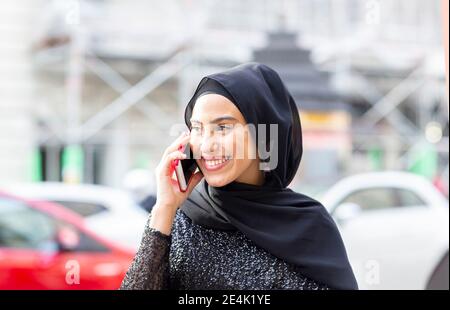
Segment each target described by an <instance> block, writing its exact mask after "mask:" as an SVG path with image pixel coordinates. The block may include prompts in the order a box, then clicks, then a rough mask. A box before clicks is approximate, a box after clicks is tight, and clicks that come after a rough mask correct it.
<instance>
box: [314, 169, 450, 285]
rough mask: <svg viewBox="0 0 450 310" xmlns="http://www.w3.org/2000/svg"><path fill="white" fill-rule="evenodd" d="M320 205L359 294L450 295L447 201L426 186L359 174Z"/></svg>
mask: <svg viewBox="0 0 450 310" xmlns="http://www.w3.org/2000/svg"><path fill="white" fill-rule="evenodd" d="M318 200H319V201H320V202H322V204H323V205H324V206H325V207H326V208H327V209H328V211H329V212H330V213H331V214H332V216H333V218H334V219H335V220H336V222H337V223H338V226H339V229H340V231H341V234H342V238H343V239H344V243H345V245H346V248H347V253H348V255H349V259H350V262H351V264H352V267H353V270H354V272H355V275H356V278H357V281H358V284H359V287H360V289H448V285H449V284H448V283H449V269H448V264H449V261H448V244H449V210H448V208H449V207H448V200H447V198H445V197H444V196H443V195H442V194H441V193H440V192H439V191H438V190H437V189H436V188H435V187H434V186H433V185H432V184H431V183H430V182H429V181H428V180H426V179H425V178H422V177H420V176H417V175H414V174H410V173H406V172H375V173H366V174H359V175H355V176H351V177H348V178H345V179H343V180H341V181H339V182H338V183H337V184H335V185H334V186H333V187H332V188H330V189H329V190H328V191H327V192H326V193H325V194H324V195H323V196H322V197H321V198H320V199H318Z"/></svg>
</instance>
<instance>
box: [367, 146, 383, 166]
mask: <svg viewBox="0 0 450 310" xmlns="http://www.w3.org/2000/svg"><path fill="white" fill-rule="evenodd" d="M368 156H369V161H370V163H371V165H372V170H381V169H382V168H383V150H382V149H381V148H380V147H378V146H374V147H372V148H370V150H369V152H368Z"/></svg>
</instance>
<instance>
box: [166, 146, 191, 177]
mask: <svg viewBox="0 0 450 310" xmlns="http://www.w3.org/2000/svg"><path fill="white" fill-rule="evenodd" d="M185 158H186V154H184V153H183V152H180V151H174V152H172V153H170V154H168V155H167V156H166V157H164V160H163V161H164V163H163V173H164V175H166V176H172V173H173V167H172V162H173V161H174V160H176V159H179V160H182V159H185Z"/></svg>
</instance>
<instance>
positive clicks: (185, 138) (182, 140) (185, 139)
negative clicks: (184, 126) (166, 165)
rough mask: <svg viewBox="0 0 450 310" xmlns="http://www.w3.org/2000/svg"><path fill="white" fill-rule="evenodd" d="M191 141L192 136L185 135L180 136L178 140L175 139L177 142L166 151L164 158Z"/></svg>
mask: <svg viewBox="0 0 450 310" xmlns="http://www.w3.org/2000/svg"><path fill="white" fill-rule="evenodd" d="M189 139H190V135H189V133H188V134H185V133H183V134H182V135H181V136H179V137H178V138H176V139H175V141H173V142H172V143H171V144H170V145H169V146H168V147H167V148H166V150H165V152H164V156H166V155H167V154H169V153H171V152H173V151H176V150H178V148H179V147H180V145H183V144H186V143H187V142H188V141H189Z"/></svg>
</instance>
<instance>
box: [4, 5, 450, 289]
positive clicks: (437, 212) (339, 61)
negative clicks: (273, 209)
mask: <svg viewBox="0 0 450 310" xmlns="http://www.w3.org/2000/svg"><path fill="white" fill-rule="evenodd" d="M447 16H448V15H447ZM447 18H448V17H447ZM447 23H448V22H447ZM447 25H448V24H447ZM447 31H448V30H447ZM442 38H443V33H442V7H441V1H438V0H430V1H425V0H283V1H281V0H280V1H276V0H239V1H238V0H227V1H214V0H196V1H194V0H167V1H144V0H130V1H118V0H64V1H63V0H58V1H56V0H54V1H50V0H14V1H13V0H4V1H2V2H1V4H0V171H1V173H0V288H1V289H16V288H31V289H36V288H37V289H54V288H64V289H78V288H88V289H103V288H106V289H108V288H116V287H118V285H119V284H120V280H121V278H122V277H123V272H124V271H125V270H126V268H127V267H128V264H129V263H130V261H131V258H132V256H133V254H134V252H135V250H136V247H137V245H138V244H139V240H140V235H141V234H142V231H143V228H144V225H145V219H146V217H147V214H148V213H147V212H148V211H149V210H150V209H151V207H152V205H153V203H154V199H155V197H154V193H155V181H154V177H153V172H152V171H153V169H154V168H155V167H156V165H157V164H158V161H159V159H160V156H161V154H162V152H163V150H164V148H165V147H166V146H167V145H168V144H169V143H170V142H171V141H172V140H173V139H174V138H175V136H176V134H177V131H178V130H182V129H183V125H180V124H183V112H184V107H185V105H186V103H187V102H188V100H189V99H190V97H191V96H192V94H193V92H194V90H195V87H196V86H197V84H198V82H199V81H200V79H201V78H202V77H203V76H204V75H207V74H209V73H213V72H218V71H221V70H224V69H226V68H229V67H232V66H235V65H238V64H240V63H243V62H248V61H257V62H260V63H264V64H266V65H269V66H270V67H272V68H274V69H275V70H276V71H277V72H278V73H279V74H280V76H281V78H282V79H283V80H284V82H285V84H286V85H287V87H288V89H289V90H290V92H291V94H292V95H293V97H294V99H295V101H296V103H297V105H298V109H299V111H300V118H301V121H302V127H303V142H304V154H303V160H302V163H301V166H300V169H299V170H298V173H297V176H296V178H295V179H294V181H293V182H292V184H291V185H290V187H291V188H293V189H294V190H296V191H299V192H302V193H305V194H309V195H311V196H313V197H315V198H317V199H319V200H320V201H321V202H323V204H324V205H325V206H326V207H327V208H328V210H329V211H330V213H332V215H333V216H334V218H335V219H336V221H337V223H338V225H339V226H340V228H341V232H342V234H343V237H344V241H345V243H346V246H347V250H348V252H349V256H350V259H351V261H352V266H353V268H354V270H355V273H356V274H357V277H358V282H359V284H360V287H361V288H366V289H382V288H385V289H401V288H405V289H408V288H411V289H425V288H446V289H448V273H449V272H448V235H449V233H448V192H449V191H448V190H449V176H448V173H449V157H448V156H449V154H448V152H449V138H448V136H449V118H448V92H447V91H446V75H445V57H444V45H443V42H442V41H443V40H442ZM176 124H178V125H177V126H174V125H176Z"/></svg>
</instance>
